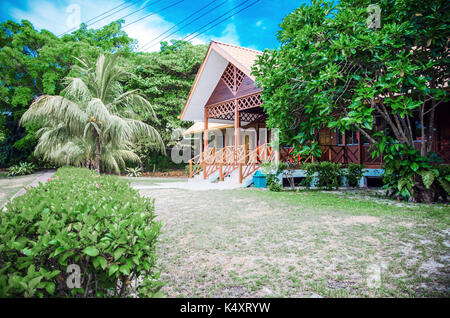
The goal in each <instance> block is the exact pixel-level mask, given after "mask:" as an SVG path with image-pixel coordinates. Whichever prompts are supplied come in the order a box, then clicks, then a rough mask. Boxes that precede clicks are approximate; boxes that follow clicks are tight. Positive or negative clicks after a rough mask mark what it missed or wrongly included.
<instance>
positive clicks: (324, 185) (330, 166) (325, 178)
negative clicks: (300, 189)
mask: <svg viewBox="0 0 450 318" xmlns="http://www.w3.org/2000/svg"><path fill="white" fill-rule="evenodd" d="M302 169H303V170H305V173H306V177H305V179H304V180H303V182H302V184H303V185H305V186H307V187H310V186H316V187H319V188H321V189H326V190H332V189H337V188H339V187H340V185H341V184H342V177H343V176H344V171H343V169H342V164H340V163H334V162H328V161H322V162H313V163H305V164H303V165H302ZM314 177H315V178H316V182H315V184H313V180H314Z"/></svg>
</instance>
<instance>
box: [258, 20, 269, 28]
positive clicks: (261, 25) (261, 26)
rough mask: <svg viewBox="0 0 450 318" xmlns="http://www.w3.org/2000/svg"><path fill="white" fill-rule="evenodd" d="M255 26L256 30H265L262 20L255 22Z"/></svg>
mask: <svg viewBox="0 0 450 318" xmlns="http://www.w3.org/2000/svg"><path fill="white" fill-rule="evenodd" d="M255 25H256V26H257V27H258V28H261V29H262V30H265V29H267V27H266V26H265V25H264V22H263V21H262V20H258V21H256V23H255Z"/></svg>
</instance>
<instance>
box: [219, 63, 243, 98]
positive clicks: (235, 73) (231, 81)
mask: <svg viewBox="0 0 450 318" xmlns="http://www.w3.org/2000/svg"><path fill="white" fill-rule="evenodd" d="M244 78H245V74H244V72H242V71H241V70H240V69H238V68H237V67H236V66H234V65H233V64H231V63H228V65H227V67H226V68H225V71H223V74H222V76H221V79H222V80H223V81H224V82H225V84H226V85H227V87H228V88H229V89H230V90H231V91H232V92H233V93H234V94H236V92H237V91H238V90H239V87H240V86H241V84H242V81H243V80H244Z"/></svg>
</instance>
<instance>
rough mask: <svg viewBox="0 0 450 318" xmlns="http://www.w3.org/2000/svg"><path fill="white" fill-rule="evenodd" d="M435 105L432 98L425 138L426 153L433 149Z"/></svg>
mask: <svg viewBox="0 0 450 318" xmlns="http://www.w3.org/2000/svg"><path fill="white" fill-rule="evenodd" d="M435 106H436V100H435V99H434V98H433V101H432V103H431V111H430V115H429V116H430V118H429V124H428V138H427V142H428V143H427V153H430V152H431V151H432V150H433V139H434V110H435Z"/></svg>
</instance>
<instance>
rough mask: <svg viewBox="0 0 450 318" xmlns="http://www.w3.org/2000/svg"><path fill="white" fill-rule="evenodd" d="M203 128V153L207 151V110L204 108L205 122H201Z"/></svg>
mask: <svg viewBox="0 0 450 318" xmlns="http://www.w3.org/2000/svg"><path fill="white" fill-rule="evenodd" d="M203 124H204V128H203V138H204V139H203V140H204V148H205V152H206V151H207V149H208V108H205V121H204V122H203Z"/></svg>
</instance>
